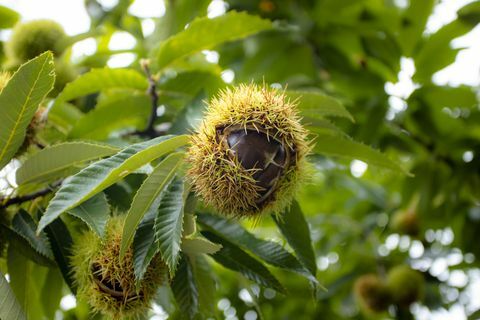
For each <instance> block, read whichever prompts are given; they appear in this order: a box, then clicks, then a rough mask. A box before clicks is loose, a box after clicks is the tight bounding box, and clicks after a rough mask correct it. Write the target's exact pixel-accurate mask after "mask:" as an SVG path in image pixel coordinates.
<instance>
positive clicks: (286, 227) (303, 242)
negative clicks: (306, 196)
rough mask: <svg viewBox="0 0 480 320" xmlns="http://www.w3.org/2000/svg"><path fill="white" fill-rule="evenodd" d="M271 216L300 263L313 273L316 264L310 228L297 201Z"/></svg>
mask: <svg viewBox="0 0 480 320" xmlns="http://www.w3.org/2000/svg"><path fill="white" fill-rule="evenodd" d="M272 217H273V219H274V220H275V223H276V224H277V226H278V228H279V229H280V231H281V232H282V234H283V235H284V236H285V238H286V239H287V241H288V244H289V245H290V246H291V247H292V248H293V250H295V252H296V254H297V256H298V258H299V259H300V261H301V262H302V264H303V265H304V266H305V267H306V268H307V269H308V270H309V271H310V272H311V273H312V274H313V275H315V274H316V273H317V264H316V259H315V252H314V251H313V247H312V239H311V237H310V229H309V227H308V224H307V221H306V220H305V217H304V216H303V213H302V210H301V209H300V206H299V205H298V203H297V202H294V203H293V204H292V205H291V206H290V208H289V210H287V211H286V212H285V213H284V214H283V215H282V216H276V215H272Z"/></svg>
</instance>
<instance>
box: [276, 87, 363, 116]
mask: <svg viewBox="0 0 480 320" xmlns="http://www.w3.org/2000/svg"><path fill="white" fill-rule="evenodd" d="M285 94H286V96H287V97H288V98H290V99H292V100H297V101H298V107H299V109H300V111H301V112H302V113H303V114H305V115H307V116H311V117H314V116H320V117H327V116H333V117H342V118H347V119H349V120H350V121H352V122H353V121H354V119H353V116H352V115H351V114H350V112H348V111H347V109H345V107H344V106H343V104H342V103H341V102H340V101H338V100H337V99H335V98H333V97H330V96H328V95H326V94H323V93H320V92H313V91H286V92H285Z"/></svg>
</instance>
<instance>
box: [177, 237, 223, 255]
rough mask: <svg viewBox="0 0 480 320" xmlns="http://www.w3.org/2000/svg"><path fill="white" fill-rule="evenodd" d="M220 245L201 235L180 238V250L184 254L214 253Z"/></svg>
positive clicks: (220, 247)
mask: <svg viewBox="0 0 480 320" xmlns="http://www.w3.org/2000/svg"><path fill="white" fill-rule="evenodd" d="M220 249H222V246H221V245H219V244H217V243H213V242H211V241H209V240H207V239H205V238H202V237H194V238H185V239H183V240H182V252H185V253H186V254H214V253H215V252H217V251H218V250H220Z"/></svg>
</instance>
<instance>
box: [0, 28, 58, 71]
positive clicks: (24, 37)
mask: <svg viewBox="0 0 480 320" xmlns="http://www.w3.org/2000/svg"><path fill="white" fill-rule="evenodd" d="M66 38H67V35H66V33H65V30H63V27H62V26H61V25H60V24H58V23H57V22H55V21H53V20H47V19H41V20H32V21H27V22H20V23H17V24H16V25H15V27H14V28H13V30H12V35H11V37H10V40H9V41H8V42H7V43H6V44H5V53H6V54H7V57H8V58H9V59H10V63H13V64H16V63H23V62H25V61H28V60H30V59H33V58H35V57H36V56H38V55H40V54H41V53H43V52H45V51H52V52H53V54H54V55H55V56H59V55H61V54H62V53H63V51H64V49H65V48H63V47H62V45H63V41H64V40H65V39H66Z"/></svg>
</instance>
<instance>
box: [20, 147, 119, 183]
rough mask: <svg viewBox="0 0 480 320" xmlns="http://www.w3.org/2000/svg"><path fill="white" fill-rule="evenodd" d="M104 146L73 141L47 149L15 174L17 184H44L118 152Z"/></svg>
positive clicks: (33, 157)
mask: <svg viewBox="0 0 480 320" xmlns="http://www.w3.org/2000/svg"><path fill="white" fill-rule="evenodd" d="M118 151H119V149H118V148H116V147H112V146H109V145H104V144H97V143H92V142H84V141H74V142H66V143H60V144H57V145H54V146H51V147H47V148H45V149H43V150H41V151H39V152H37V153H35V154H33V155H32V156H30V157H29V158H28V159H27V160H26V161H25V162H24V163H23V164H22V166H21V167H20V168H19V169H18V170H17V172H16V178H17V183H18V184H26V183H33V182H37V183H38V182H46V181H49V180H51V179H55V178H59V177H62V176H64V175H65V174H67V175H68V173H70V172H71V170H72V167H75V166H78V165H80V164H82V163H84V162H86V161H90V160H94V159H99V158H102V157H105V156H109V155H112V154H114V153H116V152H118Z"/></svg>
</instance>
